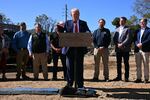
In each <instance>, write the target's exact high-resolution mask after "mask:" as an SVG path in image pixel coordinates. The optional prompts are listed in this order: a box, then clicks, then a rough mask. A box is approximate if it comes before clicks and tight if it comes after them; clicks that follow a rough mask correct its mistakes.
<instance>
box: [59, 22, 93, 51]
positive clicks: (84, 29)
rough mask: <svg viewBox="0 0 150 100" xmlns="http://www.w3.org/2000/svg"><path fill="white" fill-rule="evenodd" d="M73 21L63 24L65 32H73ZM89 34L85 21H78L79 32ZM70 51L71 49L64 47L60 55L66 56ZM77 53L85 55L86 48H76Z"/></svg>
mask: <svg viewBox="0 0 150 100" xmlns="http://www.w3.org/2000/svg"><path fill="white" fill-rule="evenodd" d="M73 27H74V25H73V21H72V20H68V21H66V23H65V27H64V29H65V31H66V32H73ZM87 31H88V32H90V30H89V28H88V26H87V23H86V22H85V21H82V20H79V32H87ZM69 49H71V47H64V48H63V49H62V53H63V54H67V53H68V52H69V51H70V50H69ZM78 53H81V54H85V53H87V48H86V47H78Z"/></svg>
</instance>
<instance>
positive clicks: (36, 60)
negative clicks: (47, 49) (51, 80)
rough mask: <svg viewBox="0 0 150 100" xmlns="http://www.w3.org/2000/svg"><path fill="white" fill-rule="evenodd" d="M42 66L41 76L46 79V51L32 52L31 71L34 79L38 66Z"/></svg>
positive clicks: (36, 75) (37, 72) (37, 75)
mask: <svg viewBox="0 0 150 100" xmlns="http://www.w3.org/2000/svg"><path fill="white" fill-rule="evenodd" d="M40 65H41V66H42V71H43V77H44V79H48V69H47V53H34V54H33V73H34V79H38V77H39V67H40Z"/></svg>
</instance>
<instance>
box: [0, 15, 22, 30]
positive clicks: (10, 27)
mask: <svg viewBox="0 0 150 100" xmlns="http://www.w3.org/2000/svg"><path fill="white" fill-rule="evenodd" d="M2 20H3V16H2V15H0V26H3V27H4V30H8V31H13V32H16V31H19V26H18V25H13V24H4V23H3V21H2Z"/></svg>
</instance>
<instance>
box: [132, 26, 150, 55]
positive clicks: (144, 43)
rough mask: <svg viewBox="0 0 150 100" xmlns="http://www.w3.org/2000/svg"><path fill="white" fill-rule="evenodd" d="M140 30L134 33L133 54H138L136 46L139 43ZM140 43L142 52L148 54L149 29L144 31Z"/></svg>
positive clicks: (149, 47)
mask: <svg viewBox="0 0 150 100" xmlns="http://www.w3.org/2000/svg"><path fill="white" fill-rule="evenodd" d="M140 30H141V29H139V30H137V31H136V34H135V52H139V48H138V47H137V46H136V45H137V44H138V43H139V42H140V34H141V33H140ZM141 43H142V51H144V52H150V28H149V27H146V28H145V31H144V33H143V35H142V39H141Z"/></svg>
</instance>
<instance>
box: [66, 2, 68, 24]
mask: <svg viewBox="0 0 150 100" xmlns="http://www.w3.org/2000/svg"><path fill="white" fill-rule="evenodd" d="M67 15H68V8H67V4H65V22H66V21H67V17H68V16H67Z"/></svg>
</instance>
